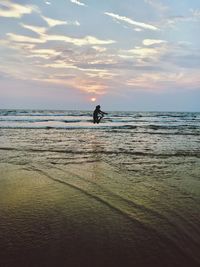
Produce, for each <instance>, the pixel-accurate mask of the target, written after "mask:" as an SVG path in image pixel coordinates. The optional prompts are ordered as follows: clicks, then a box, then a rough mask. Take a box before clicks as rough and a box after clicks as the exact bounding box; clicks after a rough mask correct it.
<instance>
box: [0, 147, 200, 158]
mask: <svg viewBox="0 0 200 267" xmlns="http://www.w3.org/2000/svg"><path fill="white" fill-rule="evenodd" d="M0 150H4V151H26V152H32V153H44V152H48V153H64V154H73V155H82V154H84V155H92V154H102V155H103V154H105V155H120V154H121V155H133V156H142V157H144V156H146V157H159V158H169V157H196V158H200V151H176V152H172V153H151V152H141V151H128V150H123V151H121V150H110V151H109V150H108V151H106V150H98V151H96V150H92V151H91V150H86V149H84V150H76V151H74V150H72V149H37V148H16V147H0Z"/></svg>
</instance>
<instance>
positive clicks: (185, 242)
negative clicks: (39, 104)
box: [0, 110, 200, 267]
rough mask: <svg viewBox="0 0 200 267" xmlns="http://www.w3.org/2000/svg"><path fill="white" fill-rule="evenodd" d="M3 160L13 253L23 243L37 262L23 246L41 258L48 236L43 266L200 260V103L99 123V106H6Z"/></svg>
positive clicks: (115, 115) (1, 116)
mask: <svg viewBox="0 0 200 267" xmlns="http://www.w3.org/2000/svg"><path fill="white" fill-rule="evenodd" d="M0 164H1V165H0V167H1V168H0V171H1V173H5V176H4V175H3V174H1V175H0V178H2V179H1V180H0V181H1V185H0V187H1V189H0V193H1V194H2V195H4V198H3V199H2V201H3V202H2V203H5V206H3V205H4V204H1V205H0V212H2V214H0V216H1V222H0V232H1V233H3V234H0V242H2V244H3V245H2V248H3V249H5V243H6V242H7V241H6V240H9V242H8V247H7V250H6V251H7V252H5V253H4V255H3V256H2V257H3V258H4V261H5V262H6V257H7V256H5V255H8V254H9V252H10V251H12V253H14V252H13V251H15V250H16V251H15V252H16V253H15V254H14V255H15V256H14V259H15V260H16V261H17V262H18V263H21V266H31V264H29V265H26V264H25V263H24V262H23V259H21V258H19V256H18V255H19V251H20V249H21V251H22V250H23V249H25V250H26V248H27V244H28V247H30V248H31V249H30V251H28V252H27V253H29V254H28V255H29V256H30V259H32V261H33V265H32V266H39V265H38V264H37V263H38V262H37V257H36V258H34V257H35V256H34V255H32V254H31V253H33V251H36V252H37V245H35V244H40V246H41V247H42V249H43V250H44V251H45V253H46V254H44V253H43V254H41V255H40V254H38V255H40V256H38V257H39V258H38V260H39V261H40V262H41V261H42V260H43V261H44V262H46V265H45V264H43V265H41V266H55V265H54V264H57V262H58V257H59V258H60V264H59V265H57V266H67V265H66V264H69V266H79V265H78V263H77V262H76V261H77V260H78V259H80V261H83V262H84V261H88V262H90V261H91V265H90V264H88V265H87V264H86V266H137V267H140V266H170V267H171V266H191V267H192V266H198V265H199V264H200V257H199V247H200V229H199V225H200V215H199V214H200V183H199V182H200V113H198V112H197V113H190V112H119V111H117V112H109V113H108V115H105V117H104V118H103V119H102V121H101V123H100V124H93V122H92V111H51V110H0ZM9 166H12V168H14V170H15V171H14V172H12V175H14V174H15V172H16V177H19V178H16V179H17V180H16V181H17V182H15V183H14V178H12V179H11V178H9V179H6V178H5V177H7V176H9V177H13V176H12V175H11V174H10V173H9V175H7V174H6V173H7V172H8V171H9V169H10V168H11V167H9ZM12 168H11V169H12ZM2 170H3V171H2ZM19 171H20V172H22V173H23V172H25V174H26V173H30V177H31V175H35V174H34V173H36V174H37V175H36V176H34V177H35V180H34V179H32V180H31V179H30V182H29V179H27V178H26V179H25V178H24V179H23V178H22V177H23V175H22V176H21V174H20V175H18V176H17V173H18V172H19ZM6 175H7V176H6ZM40 176H41V178H38V177H40ZM44 177H45V179H46V180H45V179H44ZM33 180H34V181H35V182H33ZM8 181H9V182H8ZM36 181H37V183H36ZM45 181H49V182H48V183H47V182H45ZM19 182H20V183H22V184H23V186H24V188H29V190H27V191H26V190H25V189H24V190H25V193H24V192H23V193H22V196H23V197H24V202H23V201H22V200H21V195H20V194H19V192H21V191H19V190H20V189H19V188H18V189H17V190H18V191H17V192H18V194H14V193H13V192H15V190H16V187H17V183H19ZM9 183H10V184H9ZM29 183H30V184H29ZM45 183H47V184H45ZM8 185H9V186H8ZM23 186H21V188H23ZM34 187H35V188H36V189H37V190H36V191H35V193H33V192H32V191H31V190H33V188H34ZM5 188H9V189H7V190H8V192H10V193H6V190H5ZM47 188H48V189H47ZM11 189H13V192H12V193H11V191H9V190H11ZM1 190H2V192H1ZM40 190H42V192H43V193H41V194H39V193H38V192H40ZM30 192H32V193H31V195H30ZM36 196H37V197H36ZM61 196H62V197H61ZM18 197H19V200H18V201H17V200H16V199H18ZM5 199H7V202H5ZM47 199H48V201H47ZM32 200H33V201H32ZM13 203H14V204H13ZM16 203H18V204H16ZM16 205H20V209H18V213H16V214H15V212H16V210H17V208H16ZM7 207H9V208H8V209H7ZM21 207H23V208H21ZM27 207H28V208H27ZM30 207H31V209H29V208H30ZM70 207H71V208H70ZM22 210H23V211H22ZM30 210H32V211H33V213H31V212H30ZM7 214H9V215H7ZM20 214H22V215H21V217H20ZM37 216H38V217H37ZM11 218H16V221H17V223H14V221H13V224H12V220H14V219H12V220H11ZM30 218H32V220H31V223H30ZM34 220H35V221H37V222H38V221H39V222H40V223H39V226H38V224H37V223H36V224H34V223H32V222H33V221H34ZM42 222H44V225H43V224H42ZM16 225H17V226H16ZM46 225H48V227H49V228H46ZM12 227H13V228H12ZM15 227H16V229H15ZM38 227H39V228H40V227H41V229H42V230H40V233H39V234H38V235H37V234H36V233H37V228H38ZM13 229H15V230H13ZM61 229H62V230H61ZM6 231H7V232H6ZM22 232H23V234H24V237H23V238H22V237H21V236H20V234H21V233H22ZM11 233H14V236H15V238H14V241H13V240H12V236H13V234H11ZM16 233H18V234H16ZM66 233H67V234H66ZM32 240H33V241H32ZM45 240H46V241H45ZM45 242H46V243H45ZM13 244H14V245H13ZM17 244H19V247H18V248H16V245H17ZM80 244H82V245H80ZM0 245H1V244H0ZM54 246H55V248H54ZM79 246H80V247H79ZM69 247H70V249H71V250H70V252H69V250H67V249H69ZM0 248H1V247H0ZM76 249H80V251H83V252H82V253H81V252H78V251H76ZM81 249H82V250H81ZM1 251H2V250H1ZM88 251H89V252H88ZM76 252H77V255H78V256H77V255H76ZM37 253H38V252H37ZM67 253H69V255H68V254H67ZM45 255H46V256H45ZM66 255H68V258H67V257H66ZM33 259H34V260H33ZM62 260H63V261H62ZM53 262H54V264H53ZM51 263H52V265H51ZM133 263H135V264H136V265H134V264H133ZM34 264H35V265H34ZM118 264H119V265H118ZM152 264H153V265H152ZM185 264H186V265H185ZM5 266H6V264H5ZM8 266H9V264H8Z"/></svg>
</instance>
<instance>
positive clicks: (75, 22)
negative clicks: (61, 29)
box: [41, 16, 80, 27]
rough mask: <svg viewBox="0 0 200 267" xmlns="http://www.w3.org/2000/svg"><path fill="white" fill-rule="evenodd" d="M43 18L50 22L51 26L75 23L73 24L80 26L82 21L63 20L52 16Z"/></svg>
mask: <svg viewBox="0 0 200 267" xmlns="http://www.w3.org/2000/svg"><path fill="white" fill-rule="evenodd" d="M41 17H42V18H43V20H45V21H46V23H47V24H48V26H49V27H55V26H58V25H73V26H80V23H79V22H78V21H77V20H75V21H66V20H65V21H63V20H57V19H52V18H48V17H45V16H41Z"/></svg>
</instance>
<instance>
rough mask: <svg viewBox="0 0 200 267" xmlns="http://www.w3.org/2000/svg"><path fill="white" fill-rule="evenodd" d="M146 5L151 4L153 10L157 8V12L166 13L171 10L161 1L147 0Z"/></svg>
mask: <svg viewBox="0 0 200 267" xmlns="http://www.w3.org/2000/svg"><path fill="white" fill-rule="evenodd" d="M145 3H147V4H149V5H150V6H152V7H153V8H155V9H156V10H157V11H160V12H162V11H166V10H168V9H169V8H168V7H167V6H164V5H163V4H162V3H161V2H160V1H158V0H145Z"/></svg>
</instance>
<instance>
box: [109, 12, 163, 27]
mask: <svg viewBox="0 0 200 267" xmlns="http://www.w3.org/2000/svg"><path fill="white" fill-rule="evenodd" d="M104 14H105V15H107V16H110V17H112V18H114V19H115V20H118V21H123V22H126V23H128V24H130V25H134V26H137V27H140V28H143V29H148V30H152V31H157V30H159V29H158V28H157V27H156V26H153V25H151V24H147V23H143V22H138V21H135V20H132V19H130V18H128V17H124V16H120V15H117V14H113V13H109V12H105V13H104Z"/></svg>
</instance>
